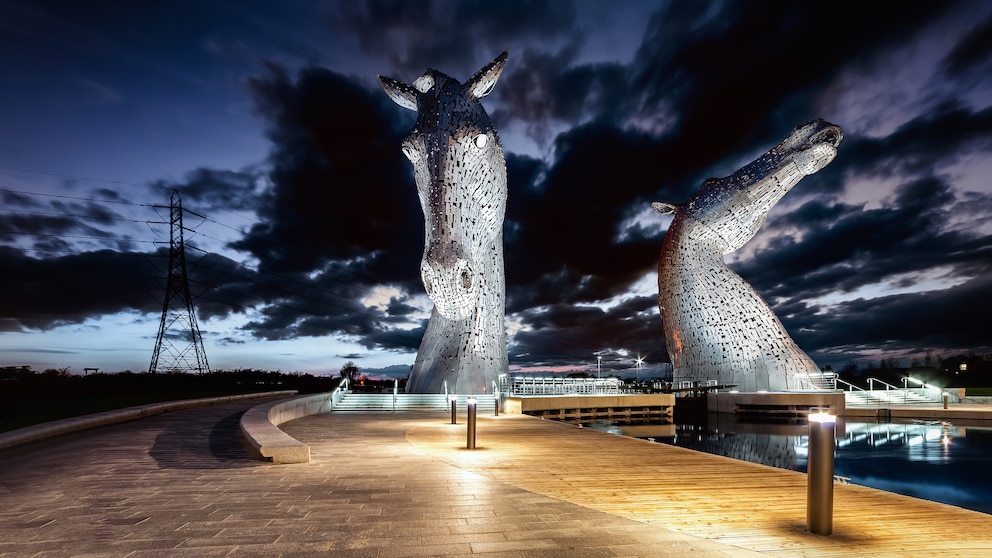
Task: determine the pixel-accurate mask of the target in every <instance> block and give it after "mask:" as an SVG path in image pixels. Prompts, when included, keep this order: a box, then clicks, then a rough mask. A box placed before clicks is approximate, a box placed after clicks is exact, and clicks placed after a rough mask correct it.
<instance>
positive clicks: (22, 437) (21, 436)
mask: <svg viewBox="0 0 992 558" xmlns="http://www.w3.org/2000/svg"><path fill="white" fill-rule="evenodd" d="M279 395H286V396H289V395H296V391H270V392H264V393H247V394H243V395H228V396H223V397H208V398H204V399H183V400H181V401H164V402H161V403H150V404H148V405H138V406H136V407H127V408H124V409H115V410H113V411H105V412H102V413H94V414H91V415H83V416H81V417H71V418H67V419H62V420H54V421H51V422H45V423H42V424H35V425H32V426H25V427H24V428H18V429H17V430H11V431H10V432H4V433H2V434H0V449H5V448H9V447H13V446H16V445H19V444H26V443H28V442H33V441H35V440H41V439H43V438H50V437H52V436H59V435H62V434H68V433H70V432H75V431H77V430H83V429H85V428H93V427H95V426H102V425H104V424H112V423H115V422H124V421H127V420H134V419H137V418H141V417H145V416H149V415H155V414H158V413H164V412H166V411H173V410H176V409H185V408H187V407H199V406H203V405H215V404H217V403H226V402H228V401H237V400H239V399H253V398H259V397H274V396H279Z"/></svg>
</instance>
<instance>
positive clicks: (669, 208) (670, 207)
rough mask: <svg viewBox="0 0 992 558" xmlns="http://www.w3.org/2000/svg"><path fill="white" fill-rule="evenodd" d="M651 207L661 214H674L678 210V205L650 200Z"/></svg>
mask: <svg viewBox="0 0 992 558" xmlns="http://www.w3.org/2000/svg"><path fill="white" fill-rule="evenodd" d="M651 207H652V208H653V209H654V210H655V211H657V212H658V213H661V214H662V215H675V214H676V213H677V212H678V210H679V206H678V205H676V204H674V203H668V202H651Z"/></svg>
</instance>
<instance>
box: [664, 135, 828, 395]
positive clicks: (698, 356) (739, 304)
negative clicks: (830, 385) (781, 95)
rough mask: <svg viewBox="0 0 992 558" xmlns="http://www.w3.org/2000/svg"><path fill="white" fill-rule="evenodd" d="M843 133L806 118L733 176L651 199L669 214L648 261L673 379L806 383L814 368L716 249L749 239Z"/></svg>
mask: <svg viewBox="0 0 992 558" xmlns="http://www.w3.org/2000/svg"><path fill="white" fill-rule="evenodd" d="M843 137H844V135H843V134H842V133H841V129H840V128H838V127H837V126H835V125H833V124H830V123H827V122H824V121H823V120H814V121H811V122H807V123H805V124H802V125H800V126H798V127H797V128H796V129H795V130H793V131H792V133H791V134H789V137H787V138H786V139H785V140H784V141H782V143H780V144H778V145H777V146H775V147H773V148H772V149H771V150H770V151H768V152H767V153H765V154H764V155H762V156H761V157H759V158H758V159H756V160H755V161H753V162H752V163H750V164H748V165H747V166H745V167H744V168H742V169H740V170H738V171H737V172H735V173H734V174H732V175H730V176H727V177H725V178H720V179H716V178H711V179H709V180H707V181H706V182H705V183H703V186H702V187H701V188H700V189H699V191H698V192H696V193H695V194H693V195H692V197H690V198H689V200H688V201H687V202H686V203H685V204H683V205H681V206H678V205H675V204H670V203H662V202H655V203H653V204H651V205H652V206H653V207H654V209H655V210H656V211H658V212H659V213H662V214H674V215H675V219H674V220H673V221H672V224H671V226H669V228H668V232H667V233H666V235H665V240H664V241H663V242H662V246H661V255H660V256H659V258H658V307H659V309H660V310H661V322H662V326H663V329H664V332H665V345H666V346H667V349H668V354H669V357H670V358H671V359H672V366H673V367H674V372H673V375H674V380H675V382H676V383H677V384H678V383H680V382H685V381H689V382H693V383H694V382H700V383H702V384H705V383H706V381H707V380H715V381H716V382H717V383H718V384H720V385H727V384H736V385H739V386H741V389H742V390H744V391H758V390H779V391H780V390H796V389H800V390H801V389H810V385H811V382H813V381H814V378H815V377H816V376H818V375H819V368H818V367H817V366H816V364H815V363H814V362H813V361H812V359H810V358H809V356H808V355H806V353H805V352H803V350H802V349H800V348H799V347H798V346H797V345H796V343H795V342H794V341H793V340H792V338H791V337H789V334H788V333H787V332H786V330H785V327H783V326H782V323H781V322H780V321H779V319H778V318H777V317H776V316H775V313H774V312H772V309H771V308H770V307H769V306H768V304H767V303H765V301H764V300H763V299H762V298H761V295H759V294H758V293H757V291H755V290H754V288H753V287H751V285H749V284H748V283H747V282H746V281H744V279H743V278H741V276H740V275H737V274H736V273H734V272H733V271H731V269H730V268H729V267H727V266H726V264H725V263H724V261H723V256H724V254H729V253H731V252H733V251H735V250H737V249H738V248H740V247H741V246H743V245H744V244H745V243H746V242H747V241H748V240H750V239H751V238H752V237H753V236H754V235H755V234H756V233H757V232H758V229H759V228H760V227H761V224H762V223H764V221H765V216H766V215H767V214H768V212H769V211H770V210H771V208H772V207H774V205H775V204H776V203H778V201H779V200H780V199H782V197H783V196H784V195H785V194H787V193H788V192H789V190H791V189H792V188H793V187H794V186H795V185H796V184H798V183H799V181H800V180H802V179H803V178H804V177H806V176H808V175H811V174H813V173H815V172H817V171H819V170H820V169H822V168H823V167H825V166H827V165H828V164H829V163H830V161H832V160H833V159H834V157H835V156H836V155H837V145H838V144H840V141H841V139H842V138H843Z"/></svg>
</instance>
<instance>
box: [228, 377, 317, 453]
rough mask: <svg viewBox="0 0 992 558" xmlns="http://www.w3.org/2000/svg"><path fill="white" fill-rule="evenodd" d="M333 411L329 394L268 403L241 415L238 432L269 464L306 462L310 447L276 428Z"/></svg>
mask: <svg viewBox="0 0 992 558" xmlns="http://www.w3.org/2000/svg"><path fill="white" fill-rule="evenodd" d="M333 409H334V404H333V403H332V402H331V394H330V393H319V394H316V395H304V396H300V397H294V398H293V399H289V400H285V399H283V400H280V401H272V402H270V403H263V404H262V405H258V406H256V407H252V408H251V409H248V410H247V411H246V412H245V414H244V415H242V416H241V432H242V433H243V434H244V436H245V440H247V441H248V445H250V446H251V447H252V449H253V450H254V451H255V454H256V455H258V456H259V457H261V458H262V459H266V460H268V461H272V462H273V463H310V446H308V445H306V444H304V443H303V442H300V441H299V440H297V439H296V438H293V437H292V436H290V435H289V434H286V433H285V432H283V431H282V430H280V429H279V425H280V424H282V423H284V422H288V421H291V420H294V419H298V418H302V417H305V416H309V415H316V414H321V413H329V412H331V411H332V410H333Z"/></svg>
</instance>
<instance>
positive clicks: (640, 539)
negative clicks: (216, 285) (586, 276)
mask: <svg viewBox="0 0 992 558" xmlns="http://www.w3.org/2000/svg"><path fill="white" fill-rule="evenodd" d="M256 404H259V401H258V400H256V401H253V402H237V403H230V404H222V405H215V406H210V407H202V408H195V409H188V410H182V411H176V412H172V413H166V414H164V415H158V416H155V417H150V418H145V419H141V420H138V421H133V422H129V423H124V424H118V425H113V426H106V427H101V428H98V429H93V430H88V431H84V432H79V433H75V434H72V435H69V436H63V437H59V438H54V439H49V440H45V441H41V442H36V443H33V444H30V445H26V446H21V447H15V448H12V449H9V450H5V451H0V502H2V504H3V505H0V556H129V557H141V556H244V555H258V556H311V555H333V556H346V557H347V556H374V557H388V556H470V555H471V556H474V555H482V556H507V557H514V556H536V557H541V556H562V557H578V558H582V557H587V556H588V557H599V556H683V555H687V554H691V555H693V556H701V557H718V556H719V557H724V556H758V555H773V556H965V555H968V556H992V540H990V536H989V533H992V516H990V515H987V514H981V513H977V512H971V511H968V510H962V509H960V508H955V507H953V506H946V505H942V504H936V503H932V502H926V501H923V500H917V499H914V498H908V497H904V496H899V495H895V494H889V493H886V492H881V491H877V490H873V489H869V488H865V487H858V486H838V487H836V488H835V516H834V517H835V519H834V534H833V535H832V536H830V537H822V536H817V535H812V534H810V533H808V532H806V531H805V525H804V524H805V496H806V494H805V475H802V474H800V473H795V472H792V471H784V470H779V469H773V468H770V467H765V466H761V465H755V464H750V463H744V462H740V461H735V460H731V459H727V458H722V457H719V456H712V455H708V454H702V453H699V452H692V451H690V450H685V449H682V448H675V447H671V446H666V445H663V444H653V443H650V442H647V441H643V440H635V439H632V438H624V437H621V436H613V435H609V434H605V433H602V432H595V431H591V430H588V429H579V428H576V427H574V426H569V425H566V424H562V423H556V422H553V421H543V420H538V419H534V418H531V417H521V416H501V417H491V416H485V417H479V424H478V427H479V430H478V437H477V443H478V448H477V449H476V450H467V449H465V442H466V437H465V433H466V431H465V424H464V420H465V417H464V414H463V413H462V414H461V416H460V417H459V421H460V422H461V424H459V425H451V424H450V415H449V414H447V413H332V414H330V415H315V416H311V417H305V418H302V419H299V420H296V421H292V422H290V423H286V424H284V425H282V427H283V429H284V430H285V431H286V432H287V433H289V434H290V435H291V436H293V437H295V438H297V439H298V440H301V441H304V442H306V443H308V444H310V445H311V453H312V457H313V462H312V463H310V464H295V465H276V464H271V463H263V462H260V461H256V460H254V459H253V458H252V457H251V456H250V454H249V453H248V451H247V449H246V448H245V447H244V445H243V442H242V441H241V434H240V431H239V430H238V419H239V417H240V415H241V414H242V412H243V411H244V410H245V409H247V408H248V407H250V406H252V405H256Z"/></svg>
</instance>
